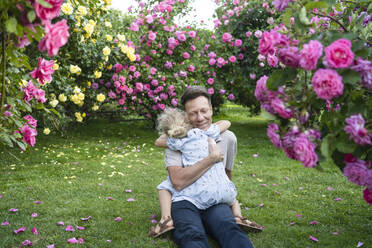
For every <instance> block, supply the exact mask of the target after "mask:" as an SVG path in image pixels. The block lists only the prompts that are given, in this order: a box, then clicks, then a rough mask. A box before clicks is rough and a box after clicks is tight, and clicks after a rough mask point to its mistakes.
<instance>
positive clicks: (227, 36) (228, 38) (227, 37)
mask: <svg viewBox="0 0 372 248" xmlns="http://www.w3.org/2000/svg"><path fill="white" fill-rule="evenodd" d="M231 39H232V35H231V34H229V33H224V34H223V35H222V42H225V43H226V42H230V41H231Z"/></svg>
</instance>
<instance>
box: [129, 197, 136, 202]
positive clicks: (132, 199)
mask: <svg viewBox="0 0 372 248" xmlns="http://www.w3.org/2000/svg"><path fill="white" fill-rule="evenodd" d="M127 201H128V202H133V201H135V200H134V198H128V200H127Z"/></svg>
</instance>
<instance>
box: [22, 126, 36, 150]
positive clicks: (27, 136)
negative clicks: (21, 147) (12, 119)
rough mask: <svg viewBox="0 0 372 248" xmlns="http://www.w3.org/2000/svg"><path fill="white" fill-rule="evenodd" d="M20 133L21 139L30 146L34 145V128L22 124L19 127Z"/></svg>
mask: <svg viewBox="0 0 372 248" xmlns="http://www.w3.org/2000/svg"><path fill="white" fill-rule="evenodd" d="M21 134H22V135H23V141H24V142H26V143H27V144H29V145H30V146H34V145H35V143H36V139H35V137H36V135H37V131H36V129H33V128H31V127H30V126H29V125H27V124H24V125H23V127H22V128H21Z"/></svg>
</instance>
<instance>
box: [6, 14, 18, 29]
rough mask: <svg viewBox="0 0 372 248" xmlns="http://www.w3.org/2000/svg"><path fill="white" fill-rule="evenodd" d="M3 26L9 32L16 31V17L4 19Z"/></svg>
mask: <svg viewBox="0 0 372 248" xmlns="http://www.w3.org/2000/svg"><path fill="white" fill-rule="evenodd" d="M5 27H6V30H8V32H9V33H15V32H17V19H16V18H15V17H11V18H9V19H8V20H6V22H5Z"/></svg>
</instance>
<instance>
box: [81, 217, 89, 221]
mask: <svg viewBox="0 0 372 248" xmlns="http://www.w3.org/2000/svg"><path fill="white" fill-rule="evenodd" d="M90 218H92V216H88V217H86V218H81V220H83V221H87V220H89V219H90Z"/></svg>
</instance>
